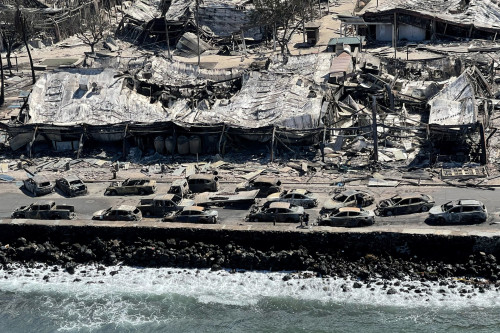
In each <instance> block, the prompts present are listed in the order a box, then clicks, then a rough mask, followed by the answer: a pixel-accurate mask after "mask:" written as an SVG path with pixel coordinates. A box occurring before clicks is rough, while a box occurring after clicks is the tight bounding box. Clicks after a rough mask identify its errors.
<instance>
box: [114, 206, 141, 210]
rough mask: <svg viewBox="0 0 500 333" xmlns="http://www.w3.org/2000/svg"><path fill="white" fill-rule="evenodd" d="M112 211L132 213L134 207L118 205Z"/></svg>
mask: <svg viewBox="0 0 500 333" xmlns="http://www.w3.org/2000/svg"><path fill="white" fill-rule="evenodd" d="M113 209H114V210H129V211H134V210H135V209H136V207H134V206H129V205H119V206H116V207H114V208H113Z"/></svg>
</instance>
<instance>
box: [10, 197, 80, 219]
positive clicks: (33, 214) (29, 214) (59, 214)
mask: <svg viewBox="0 0 500 333" xmlns="http://www.w3.org/2000/svg"><path fill="white" fill-rule="evenodd" d="M11 217H12V218H13V219H37V220H72V219H74V218H76V214H75V207H74V206H69V205H56V203H55V202H54V201H48V202H44V203H33V204H31V205H29V206H21V207H19V208H17V209H16V210H15V211H14V212H13V213H12V216H11Z"/></svg>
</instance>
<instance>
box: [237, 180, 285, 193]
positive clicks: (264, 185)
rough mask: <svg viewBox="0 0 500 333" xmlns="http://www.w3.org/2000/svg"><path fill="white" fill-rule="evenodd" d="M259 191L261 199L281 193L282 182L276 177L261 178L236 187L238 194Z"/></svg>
mask: <svg viewBox="0 0 500 333" xmlns="http://www.w3.org/2000/svg"><path fill="white" fill-rule="evenodd" d="M251 190H259V194H258V195H257V196H258V197H259V198H265V197H267V196H268V195H270V194H273V193H276V192H280V191H281V181H280V180H279V179H278V178H276V177H267V176H261V177H257V178H255V179H253V180H250V181H248V182H243V183H240V184H238V185H237V186H236V192H240V191H251Z"/></svg>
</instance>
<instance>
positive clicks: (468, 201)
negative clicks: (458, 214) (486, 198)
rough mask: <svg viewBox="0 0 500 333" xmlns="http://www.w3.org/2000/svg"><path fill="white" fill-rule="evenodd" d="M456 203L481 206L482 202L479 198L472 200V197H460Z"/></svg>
mask: <svg viewBox="0 0 500 333" xmlns="http://www.w3.org/2000/svg"><path fill="white" fill-rule="evenodd" d="M458 204H459V205H464V206H469V205H470V206H476V205H480V206H482V205H483V203H482V202H481V201H479V200H474V199H461V200H458Z"/></svg>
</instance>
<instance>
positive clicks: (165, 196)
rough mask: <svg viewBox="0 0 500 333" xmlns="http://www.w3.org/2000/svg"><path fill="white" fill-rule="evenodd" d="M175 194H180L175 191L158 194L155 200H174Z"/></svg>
mask: <svg viewBox="0 0 500 333" xmlns="http://www.w3.org/2000/svg"><path fill="white" fill-rule="evenodd" d="M174 196H178V195H177V194H173V193H167V194H161V195H157V196H156V197H154V198H153V200H158V201H161V200H172V198H173V197H174Z"/></svg>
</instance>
